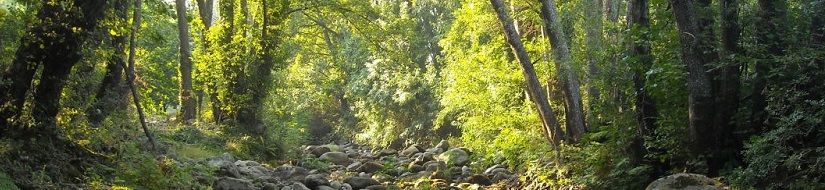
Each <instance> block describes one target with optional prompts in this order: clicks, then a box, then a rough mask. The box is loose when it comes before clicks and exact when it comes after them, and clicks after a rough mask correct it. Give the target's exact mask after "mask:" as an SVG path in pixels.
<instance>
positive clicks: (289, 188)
mask: <svg viewBox="0 0 825 190" xmlns="http://www.w3.org/2000/svg"><path fill="white" fill-rule="evenodd" d="M281 190H292V186H285V187H281Z"/></svg>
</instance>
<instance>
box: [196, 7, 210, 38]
mask: <svg viewBox="0 0 825 190" xmlns="http://www.w3.org/2000/svg"><path fill="white" fill-rule="evenodd" d="M196 2H197V3H198V13H199V14H200V17H201V21H203V25H204V26H206V27H205V29H206V30H209V27H212V15H213V13H214V12H213V9H214V8H215V0H196ZM205 34H206V33H205V32H204V36H206V35H205ZM204 42H205V41H204Z"/></svg>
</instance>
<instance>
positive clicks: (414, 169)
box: [408, 163, 426, 172]
mask: <svg viewBox="0 0 825 190" xmlns="http://www.w3.org/2000/svg"><path fill="white" fill-rule="evenodd" d="M408 169H409V170H410V171H412V172H420V171H424V170H425V169H426V168H424V166H421V165H418V164H415V163H410V167H409V168H408Z"/></svg>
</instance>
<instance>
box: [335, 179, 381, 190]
mask: <svg viewBox="0 0 825 190" xmlns="http://www.w3.org/2000/svg"><path fill="white" fill-rule="evenodd" d="M344 183H346V184H349V185H350V186H352V188H353V189H363V188H367V187H368V186H370V185H378V184H380V183H378V181H376V180H375V179H372V178H366V177H350V178H347V179H345V180H344Z"/></svg>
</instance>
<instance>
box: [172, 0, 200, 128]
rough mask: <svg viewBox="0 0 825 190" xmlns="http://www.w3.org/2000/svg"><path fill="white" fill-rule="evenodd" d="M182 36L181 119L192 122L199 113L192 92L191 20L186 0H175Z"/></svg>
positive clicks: (179, 32)
mask: <svg viewBox="0 0 825 190" xmlns="http://www.w3.org/2000/svg"><path fill="white" fill-rule="evenodd" d="M175 5H176V6H175V7H177V15H178V36H180V37H179V38H180V67H179V68H180V69H179V71H180V103H181V106H180V118H179V119H180V121H181V122H182V123H190V120H193V119H195V115H196V114H197V112H196V110H195V108H196V107H197V102H196V101H195V100H196V99H195V97H194V96H193V94H192V59H191V58H190V57H191V56H190V54H191V53H190V52H191V49H190V47H189V22H188V21H187V20H186V1H185V0H175Z"/></svg>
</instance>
